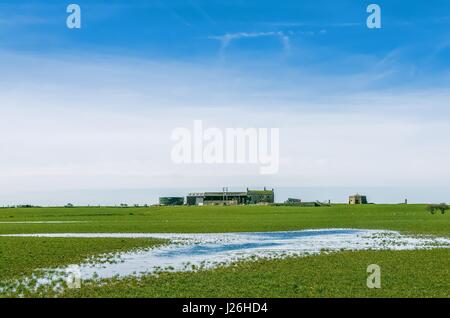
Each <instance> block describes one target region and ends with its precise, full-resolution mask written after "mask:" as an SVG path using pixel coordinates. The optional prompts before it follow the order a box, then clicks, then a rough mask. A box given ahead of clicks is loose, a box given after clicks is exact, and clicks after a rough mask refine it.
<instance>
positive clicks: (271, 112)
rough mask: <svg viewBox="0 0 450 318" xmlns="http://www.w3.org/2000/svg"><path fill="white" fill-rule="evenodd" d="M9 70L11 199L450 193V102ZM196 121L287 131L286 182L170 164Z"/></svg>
mask: <svg viewBox="0 0 450 318" xmlns="http://www.w3.org/2000/svg"><path fill="white" fill-rule="evenodd" d="M3 57H4V56H3ZM0 60H2V61H8V62H9V63H5V62H3V64H4V65H2V69H3V70H4V72H2V75H1V76H2V77H0V82H1V88H0V153H1V155H0V191H1V192H2V193H15V194H17V193H22V192H24V191H32V190H36V189H39V190H42V191H44V190H45V191H56V190H62V189H66V190H76V189H111V188H113V189H114V188H128V189H132V188H145V187H147V188H148V187H176V186H178V187H202V186H204V185H209V186H218V185H223V184H229V185H230V183H232V185H240V186H245V185H248V184H267V185H268V184H271V185H274V186H293V185H296V186H314V185H317V186H320V185H328V186H332V185H339V186H352V185H360V184H362V185H368V186H373V185H383V186H385V185H417V186H423V185H443V186H445V185H447V186H448V180H450V167H449V166H448V162H449V160H450V131H449V130H448V127H449V126H450V120H449V119H448V118H449V117H448V116H443V115H444V114H448V111H447V104H448V100H449V92H448V91H440V92H437V91H412V92H411V91H391V92H389V91H384V92H370V91H355V92H347V93H345V94H339V92H334V91H333V94H331V95H326V96H324V97H323V98H318V97H317V96H316V97H315V98H311V95H310V94H309V93H310V92H311V91H312V92H315V91H320V90H321V89H322V88H321V85H330V86H331V85H333V81H330V80H329V79H326V78H325V79H324V80H323V81H322V82H321V81H320V77H319V76H316V77H315V78H313V77H312V76H311V77H307V79H306V80H309V83H308V82H307V81H306V80H305V79H304V78H301V79H300V80H297V79H296V78H294V77H290V78H286V79H284V80H283V81H282V80H281V79H280V78H279V77H277V76H276V77H274V78H273V79H266V80H262V79H261V77H260V76H259V74H258V75H255V74H248V73H246V72H245V71H244V70H242V71H241V72H238V71H235V70H232V69H228V70H225V69H223V68H219V67H216V66H213V65H199V64H182V63H171V62H164V61H159V62H148V61H141V60H124V59H116V58H114V59H112V58H111V59H109V58H105V59H97V58H95V57H91V58H90V59H89V62H86V61H82V60H80V59H77V58H73V57H71V58H64V57H62V58H61V57H59V58H56V59H54V60H51V59H45V58H38V57H20V56H18V55H14V56H13V57H11V56H9V58H8V59H0ZM346 80H349V81H353V80H355V79H353V78H351V77H350V78H346V77H344V76H343V77H341V81H346ZM280 82H281V84H280ZM287 83H291V84H290V85H288V84H287ZM316 83H317V87H315V86H316V85H315V84H316ZM338 84H342V83H336V85H337V86H338V87H339V85H338ZM303 85H305V86H303ZM308 85H310V86H308ZM302 87H307V88H308V89H307V90H306V92H307V93H305V94H304V92H303V91H302V89H301V88H302ZM314 95H315V94H314ZM194 119H202V120H203V121H204V123H205V125H208V126H213V127H219V128H226V127H243V128H247V127H267V128H272V127H278V128H280V134H281V135H280V138H281V158H280V159H281V161H280V172H279V174H277V175H274V176H267V177H262V176H259V175H258V167H253V166H246V165H239V166H236V165H228V166H227V165H225V166H215V165H190V166H183V165H181V166H180V165H174V164H172V162H171V161H170V150H171V146H172V142H171V141H170V135H171V131H172V130H173V129H174V128H176V127H188V128H189V127H191V126H192V122H193V120H194Z"/></svg>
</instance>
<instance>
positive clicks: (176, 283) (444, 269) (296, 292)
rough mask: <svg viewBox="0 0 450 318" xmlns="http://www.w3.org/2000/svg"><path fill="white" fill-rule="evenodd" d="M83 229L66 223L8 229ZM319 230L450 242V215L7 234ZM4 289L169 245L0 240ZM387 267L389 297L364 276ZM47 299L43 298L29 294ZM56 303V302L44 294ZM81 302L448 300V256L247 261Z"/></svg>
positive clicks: (323, 214)
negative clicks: (87, 262)
mask: <svg viewBox="0 0 450 318" xmlns="http://www.w3.org/2000/svg"><path fill="white" fill-rule="evenodd" d="M21 221H25V222H30V221H31V222H36V221H80V222H81V221H82V223H65V224H64V223H62V224H39V223H33V224H31V223H30V224H23V223H22V224H21V223H10V224H6V223H5V222H21ZM319 228H360V229H387V230H397V231H401V232H402V233H407V234H431V235H437V236H444V237H450V214H449V213H447V214H444V215H442V214H435V215H431V214H430V213H428V212H426V211H425V206H424V205H365V206H348V205H334V206H332V207H318V208H306V207H276V206H239V207H149V208H107V207H102V208H94V207H89V208H88V207H86V208H26V209H0V234H13V233H66V232H69V233H83V232H85V233H96V232H105V233H112V232H115V233H120V232H130V233H131V232H133V233H135V232H159V233H164V232H170V233H178V232H180V233H181V232H184V233H201V232H245V231H278V230H301V229H319ZM0 242H1V244H0V281H4V280H9V279H13V278H17V277H21V276H22V275H29V274H30V273H31V272H32V271H33V270H34V269H38V268H43V267H50V266H51V267H54V266H61V265H68V264H73V263H79V262H80V261H81V260H83V259H85V258H86V257H89V256H95V255H99V254H101V253H106V252H113V251H124V250H130V249H135V248H144V247H151V246H154V245H155V244H164V242H163V241H161V240H153V239H97V238H96V239H91V238H89V239H80V238H77V239H74V238H59V239H55V238H51V239H50V238H11V237H8V238H7V237H1V238H0ZM372 263H375V264H379V265H380V266H382V269H383V271H382V275H383V276H382V277H383V283H382V288H381V289H376V290H374V289H368V288H367V287H366V278H367V273H366V267H367V265H369V264H372ZM27 296H39V295H27ZM45 296H51V295H45ZM62 296H70V297H72V296H75V297H97V296H98V297H355V296H361V297H393V296H396V297H419V296H422V297H450V250H449V249H435V250H429V251H359V252H341V253H335V254H329V255H326V254H324V255H318V256H309V257H303V258H289V259H284V260H264V261H263V260H260V261H257V262H241V263H238V264H236V265H234V266H229V267H224V268H218V269H214V270H204V271H200V272H196V273H164V274H161V275H160V276H159V277H154V276H147V277H143V278H140V279H134V278H130V279H125V280H118V281H116V280H108V281H106V284H104V285H103V286H101V287H99V286H97V285H92V284H91V285H89V284H88V285H83V288H81V289H78V290H70V291H69V292H68V293H66V294H64V295H62Z"/></svg>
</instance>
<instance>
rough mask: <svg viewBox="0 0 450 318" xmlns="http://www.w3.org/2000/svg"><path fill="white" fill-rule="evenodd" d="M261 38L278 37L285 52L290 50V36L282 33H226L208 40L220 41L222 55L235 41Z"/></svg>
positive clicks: (210, 37)
mask: <svg viewBox="0 0 450 318" xmlns="http://www.w3.org/2000/svg"><path fill="white" fill-rule="evenodd" d="M261 37H276V38H278V39H279V40H280V42H281V46H282V48H283V50H284V51H285V52H288V51H289V50H290V39H289V36H288V35H286V34H285V33H284V32H282V31H276V32H273V31H272V32H238V33H226V34H224V35H219V36H209V37H208V38H209V39H212V40H218V41H219V42H220V44H221V53H224V51H225V50H226V49H227V48H228V47H229V46H230V45H231V43H232V42H233V41H237V40H241V39H251V38H261Z"/></svg>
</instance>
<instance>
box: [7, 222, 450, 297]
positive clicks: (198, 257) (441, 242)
mask: <svg viewBox="0 0 450 318" xmlns="http://www.w3.org/2000/svg"><path fill="white" fill-rule="evenodd" d="M2 236H15V237H47V238H57V237H58V238H161V239H168V240H170V242H171V243H170V244H167V245H163V246H160V247H156V248H153V249H142V250H138V251H131V252H123V253H115V254H105V255H102V256H100V257H97V258H95V259H88V260H86V261H85V262H83V263H81V264H74V265H71V266H68V267H65V268H54V269H44V270H40V271H38V272H36V275H35V276H33V277H27V278H24V279H23V280H22V281H17V282H15V283H14V284H12V285H11V284H10V285H9V286H8V287H3V290H4V291H6V290H7V289H9V288H17V286H22V287H23V286H28V287H29V288H36V287H38V286H42V285H51V284H53V283H54V282H55V281H60V280H67V279H68V278H73V277H74V276H75V277H77V278H78V279H81V280H93V279H107V278H113V277H127V276H139V275H143V274H157V273H158V272H161V271H195V270H199V269H210V268H214V267H217V266H222V265H228V264H231V263H233V262H236V261H242V260H252V259H261V258H266V259H268V258H284V257H288V256H299V257H301V256H308V255H316V254H319V253H327V252H339V251H344V250H355V251H356V250H414V249H432V248H450V239H448V238H438V237H429V236H427V237H425V236H407V235H401V234H399V233H398V232H395V231H384V230H383V231H381V230H358V229H322V230H303V231H285V232H249V233H209V234H159V233H59V234H56V233H52V234H11V235H2ZM31 285H32V286H31ZM14 286H15V287H14ZM0 288H1V287H0ZM1 290H2V289H0V291H1Z"/></svg>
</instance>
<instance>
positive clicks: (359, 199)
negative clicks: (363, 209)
mask: <svg viewBox="0 0 450 318" xmlns="http://www.w3.org/2000/svg"><path fill="white" fill-rule="evenodd" d="M348 204H367V197H366V196H365V195H361V194H355V195H351V196H350V197H349V198H348Z"/></svg>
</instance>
